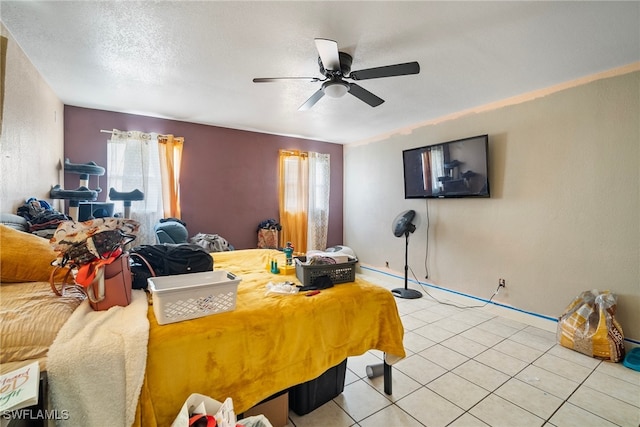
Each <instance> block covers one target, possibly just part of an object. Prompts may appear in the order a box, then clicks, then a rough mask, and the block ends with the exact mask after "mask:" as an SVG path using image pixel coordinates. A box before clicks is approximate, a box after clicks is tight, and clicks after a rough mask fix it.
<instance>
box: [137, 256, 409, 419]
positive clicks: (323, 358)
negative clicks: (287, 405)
mask: <svg viewBox="0 0 640 427" xmlns="http://www.w3.org/2000/svg"><path fill="white" fill-rule="evenodd" d="M213 257H214V269H215V270H226V271H229V272H231V273H234V274H236V275H237V276H238V277H240V278H241V279H242V281H241V282H240V284H239V285H238V296H237V303H236V309H235V310H234V311H231V312H226V313H221V314H215V315H211V316H206V317H202V318H199V319H194V320H189V321H183V322H178V323H172V324H168V325H163V326H160V325H158V323H157V321H156V318H155V315H154V313H153V308H152V307H149V311H148V317H149V322H150V331H149V348H148V359H147V369H146V374H145V382H144V384H143V387H142V393H141V395H140V400H139V402H138V412H137V420H136V424H135V425H141V426H167V425H170V424H171V422H172V421H173V420H174V418H175V416H176V414H177V413H178V412H179V411H180V408H181V407H182V404H183V403H184V401H185V399H186V398H187V397H188V396H189V395H190V394H191V393H200V394H204V395H208V396H211V397H212V398H214V399H216V400H219V401H223V400H224V399H225V398H227V397H231V398H232V399H233V402H234V406H235V409H236V412H237V413H241V412H244V411H246V410H247V409H249V408H250V407H251V406H253V405H255V404H256V403H258V402H260V401H261V400H263V399H265V398H266V397H268V396H270V395H272V394H274V393H277V392H279V391H281V390H285V389H287V388H289V387H292V386H294V385H297V384H300V383H303V382H306V381H309V380H312V379H314V378H317V377H318V376H320V375H321V374H322V373H323V372H325V371H326V370H327V369H329V368H331V367H333V366H335V365H338V364H339V363H340V362H342V361H343V360H344V359H346V358H347V357H348V356H356V355H360V354H363V353H365V352H366V351H368V350H370V349H377V350H381V351H383V352H385V353H386V354H387V355H388V356H392V357H393V358H395V360H398V359H399V358H402V357H404V356H405V352H404V347H403V345H402V339H403V333H404V331H403V328H402V323H401V321H400V317H399V315H398V310H397V307H396V303H395V300H394V297H393V295H392V294H391V293H390V292H389V291H388V290H386V289H384V288H381V287H379V286H377V285H373V284H371V283H368V282H366V281H364V280H361V279H359V278H357V279H356V281H355V282H350V283H343V284H338V285H336V286H334V287H333V288H330V289H326V290H322V291H321V292H320V294H317V295H314V296H311V297H307V296H305V294H304V293H299V294H295V295H274V294H270V295H265V292H266V288H265V285H266V284H267V283H268V282H270V281H272V282H274V283H277V282H282V281H285V280H289V281H293V282H296V283H299V282H298V281H297V279H296V277H295V273H294V274H293V275H289V276H283V275H273V274H271V273H269V272H268V271H267V270H266V266H267V264H268V262H269V259H270V258H271V257H276V258H277V259H278V264H279V265H283V263H284V255H283V254H282V253H281V252H278V251H275V250H269V249H251V250H239V251H232V252H219V253H214V254H213ZM388 360H389V361H390V362H393V359H388Z"/></svg>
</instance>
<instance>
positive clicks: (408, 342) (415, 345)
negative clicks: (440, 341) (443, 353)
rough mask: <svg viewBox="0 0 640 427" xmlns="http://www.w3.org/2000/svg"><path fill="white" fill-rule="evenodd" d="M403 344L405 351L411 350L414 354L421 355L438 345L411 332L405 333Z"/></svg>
mask: <svg viewBox="0 0 640 427" xmlns="http://www.w3.org/2000/svg"><path fill="white" fill-rule="evenodd" d="M403 344H404V348H405V349H407V350H410V351H411V352H413V353H419V352H421V351H422V350H424V349H425V348H429V347H431V346H432V345H435V344H436V343H435V342H434V341H431V340H430V339H428V338H425V337H423V336H422V335H420V334H416V333H415V332H411V331H409V332H405V333H404V341H403Z"/></svg>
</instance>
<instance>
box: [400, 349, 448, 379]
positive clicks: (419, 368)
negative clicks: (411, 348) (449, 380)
mask: <svg viewBox="0 0 640 427" xmlns="http://www.w3.org/2000/svg"><path fill="white" fill-rule="evenodd" d="M393 367H394V368H395V369H396V370H399V371H401V372H403V373H404V374H405V375H408V376H409V377H411V378H412V379H414V380H415V381H417V382H419V383H420V384H421V385H424V384H427V383H429V382H431V381H433V380H434V379H436V378H438V377H439V376H441V375H443V374H444V373H446V372H447V371H446V369H444V368H442V367H441V366H439V365H436V364H435V363H433V362H431V361H429V360H427V359H425V358H424V357H422V356H420V355H418V354H414V355H412V356H409V357H407V358H405V359H402V360H401V361H399V362H398V363H396V364H395V365H393Z"/></svg>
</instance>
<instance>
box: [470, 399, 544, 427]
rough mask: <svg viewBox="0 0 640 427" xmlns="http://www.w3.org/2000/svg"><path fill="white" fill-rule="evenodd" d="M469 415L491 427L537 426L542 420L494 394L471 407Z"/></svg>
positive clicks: (541, 423)
mask: <svg viewBox="0 0 640 427" xmlns="http://www.w3.org/2000/svg"><path fill="white" fill-rule="evenodd" d="M469 413H471V415H473V416H474V417H476V418H478V419H480V420H482V421H483V422H485V423H486V424H488V425H490V426H492V427H514V426H518V427H537V426H541V425H543V424H544V420H543V419H542V418H540V417H537V416H535V415H533V414H532V413H531V412H528V411H526V410H524V409H522V408H521V407H519V406H517V405H514V404H513V403H511V402H509V401H508V400H505V399H503V398H501V397H500V396H496V395H495V394H491V395H489V396H488V397H487V398H486V399H484V400H483V401H482V402H480V403H478V404H477V405H476V406H474V407H473V408H471V410H470V411H469Z"/></svg>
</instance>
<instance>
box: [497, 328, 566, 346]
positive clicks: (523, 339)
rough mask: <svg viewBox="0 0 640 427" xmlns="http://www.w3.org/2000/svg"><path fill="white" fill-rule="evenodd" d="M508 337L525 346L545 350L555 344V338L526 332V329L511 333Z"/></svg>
mask: <svg viewBox="0 0 640 427" xmlns="http://www.w3.org/2000/svg"><path fill="white" fill-rule="evenodd" d="M509 339H511V340H513V341H516V342H519V343H520V344H524V345H526V346H529V347H532V348H535V349H536V350H540V351H547V350H549V349H550V348H551V347H553V346H554V345H556V340H555V338H553V339H549V338H545V337H541V336H538V335H535V334H532V333H531V332H527V331H526V330H522V331H518V332H516V333H515V334H513V335H511V336H510V337H509Z"/></svg>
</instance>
